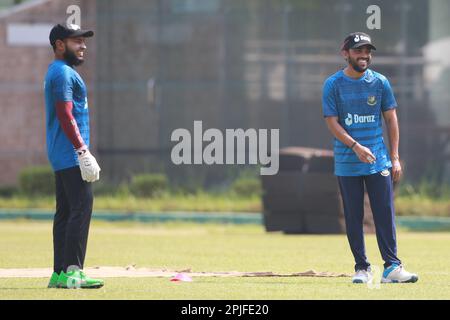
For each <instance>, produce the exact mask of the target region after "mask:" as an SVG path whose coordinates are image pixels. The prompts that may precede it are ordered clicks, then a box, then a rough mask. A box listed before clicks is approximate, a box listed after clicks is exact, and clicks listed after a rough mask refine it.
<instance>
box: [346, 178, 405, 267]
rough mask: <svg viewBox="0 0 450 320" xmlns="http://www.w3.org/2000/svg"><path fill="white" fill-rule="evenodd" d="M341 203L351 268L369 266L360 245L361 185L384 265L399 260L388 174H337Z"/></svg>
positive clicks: (392, 193)
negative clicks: (367, 201)
mask: <svg viewBox="0 0 450 320" xmlns="http://www.w3.org/2000/svg"><path fill="white" fill-rule="evenodd" d="M338 181H339V188H340V190H341V195H342V200H343V203H344V216H345V224H346V229H347V238H348V242H349V243H350V248H351V250H352V253H353V256H354V258H355V262H356V265H355V271H356V270H361V269H362V270H367V268H368V267H369V266H370V263H369V261H368V260H367V257H366V249H365V245H364V232H363V218H364V185H365V186H366V189H367V193H368V196H369V200H370V207H371V208H372V213H373V219H374V222H375V228H376V236H377V242H378V247H379V249H380V252H381V257H382V258H383V260H384V262H385V263H384V267H385V268H387V267H389V266H390V265H391V264H393V263H397V264H401V261H400V259H399V258H398V257H397V240H396V231H395V210H394V190H393V183H392V177H391V174H390V172H389V175H388V176H383V175H382V174H381V173H380V172H378V173H375V174H372V175H367V176H356V177H350V176H346V177H342V176H339V177H338Z"/></svg>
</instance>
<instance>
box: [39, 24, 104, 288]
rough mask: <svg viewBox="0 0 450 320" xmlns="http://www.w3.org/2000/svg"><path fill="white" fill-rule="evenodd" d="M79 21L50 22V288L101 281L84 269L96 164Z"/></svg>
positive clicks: (47, 92) (47, 93)
mask: <svg viewBox="0 0 450 320" xmlns="http://www.w3.org/2000/svg"><path fill="white" fill-rule="evenodd" d="M93 35H94V33H93V32H92V31H86V30H81V29H80V27H79V26H77V25H67V26H66V25H61V24H58V25H56V26H54V27H53V28H52V30H51V32H50V37H49V38H50V44H51V46H52V47H53V51H54V53H55V60H54V61H53V62H52V63H51V64H50V65H49V67H48V71H47V75H46V77H45V84H44V88H45V89H44V90H45V106H46V131H47V153H48V159H49V161H50V163H51V165H52V167H53V170H54V171H55V183H56V213H55V217H54V222H53V249H54V266H53V268H54V272H53V274H52V276H51V278H50V283H49V285H48V287H49V288H100V287H102V286H103V281H102V280H98V279H91V278H88V277H87V276H86V275H85V274H84V272H83V265H84V260H85V255H86V247H87V240H88V233H89V225H90V221H91V215H92V206H93V194H92V187H91V182H94V181H97V180H98V179H99V178H100V167H99V165H98V163H97V161H96V160H95V158H94V156H93V155H92V154H91V153H90V152H89V108H88V100H87V90H86V85H85V84H84V82H83V79H82V78H81V77H80V75H79V74H78V73H77V72H76V71H75V69H74V67H75V66H77V65H80V64H81V63H83V61H84V52H85V50H86V44H85V38H87V37H92V36H93Z"/></svg>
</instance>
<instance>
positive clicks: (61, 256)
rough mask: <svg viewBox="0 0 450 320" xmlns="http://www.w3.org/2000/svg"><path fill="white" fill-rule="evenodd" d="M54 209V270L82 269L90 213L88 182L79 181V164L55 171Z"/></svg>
mask: <svg viewBox="0 0 450 320" xmlns="http://www.w3.org/2000/svg"><path fill="white" fill-rule="evenodd" d="M55 182H56V213H55V217H54V220H53V251H54V263H53V269H54V271H55V272H57V273H60V272H61V271H64V272H67V269H68V267H70V266H77V267H79V268H80V269H83V265H84V259H85V256H86V247H87V242H88V234H89V226H90V222H91V216H92V205H93V194H92V184H91V183H88V182H86V181H83V179H82V178H81V172H80V167H78V166H77V167H72V168H69V169H64V170H60V171H56V172H55Z"/></svg>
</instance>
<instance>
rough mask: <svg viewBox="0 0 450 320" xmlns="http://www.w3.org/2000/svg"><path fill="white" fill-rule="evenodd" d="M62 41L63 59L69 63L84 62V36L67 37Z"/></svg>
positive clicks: (76, 64)
mask: <svg viewBox="0 0 450 320" xmlns="http://www.w3.org/2000/svg"><path fill="white" fill-rule="evenodd" d="M64 43H65V52H64V59H65V60H66V61H67V62H68V63H69V64H70V65H74V66H78V65H80V64H82V63H83V62H84V51H85V50H86V42H85V39H84V37H76V38H67V39H65V40H64Z"/></svg>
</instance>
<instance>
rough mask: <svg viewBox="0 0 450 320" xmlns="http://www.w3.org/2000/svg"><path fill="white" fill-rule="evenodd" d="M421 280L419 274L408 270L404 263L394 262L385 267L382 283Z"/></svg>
mask: <svg viewBox="0 0 450 320" xmlns="http://www.w3.org/2000/svg"><path fill="white" fill-rule="evenodd" d="M417 280H419V277H418V276H417V274H414V273H410V272H408V271H406V270H405V269H404V268H403V266H402V265H398V264H393V265H391V266H390V267H389V268H387V269H384V272H383V277H382V278H381V282H382V283H406V282H412V283H414V282H416V281H417Z"/></svg>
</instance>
